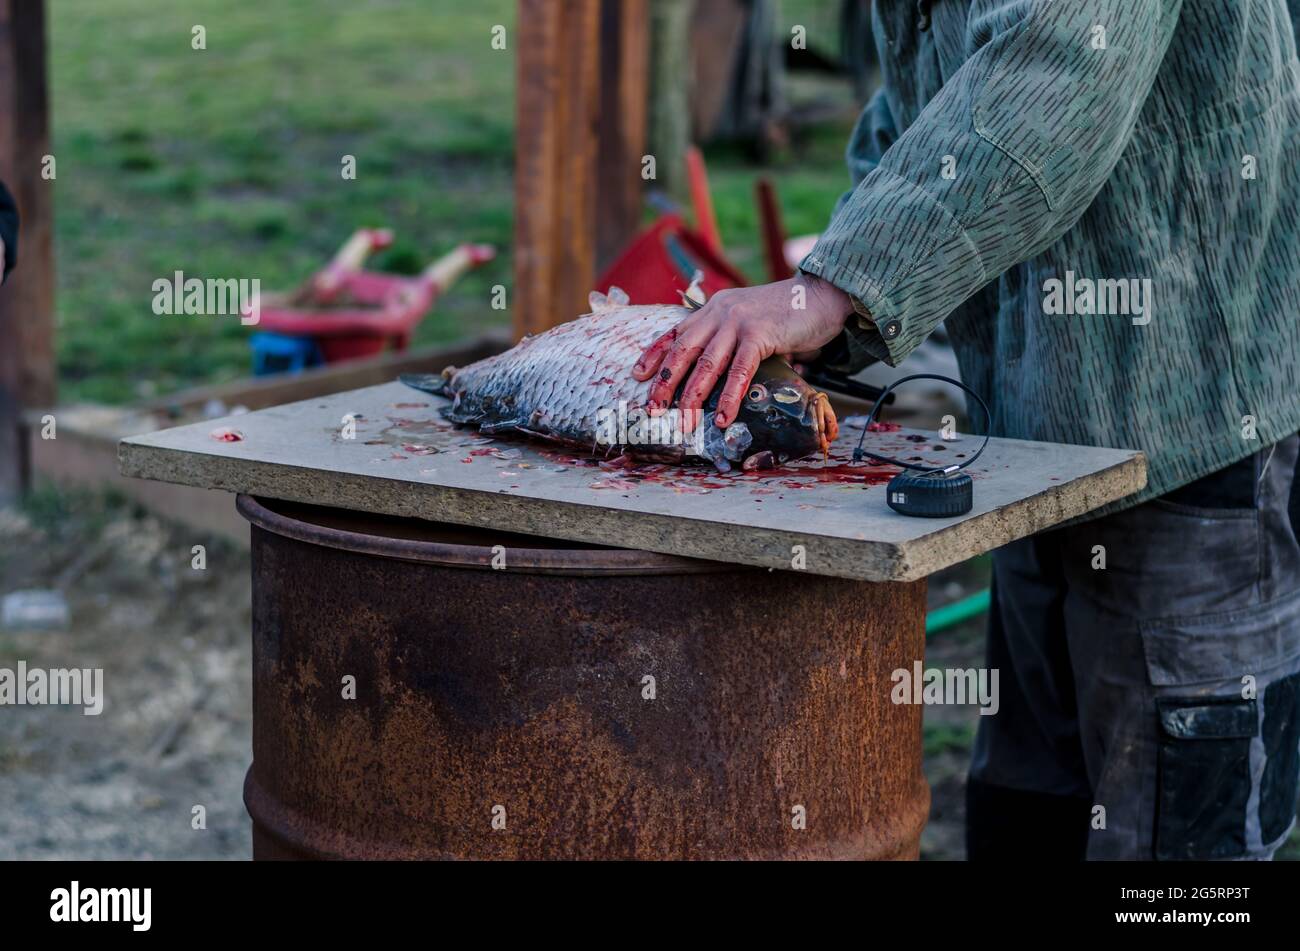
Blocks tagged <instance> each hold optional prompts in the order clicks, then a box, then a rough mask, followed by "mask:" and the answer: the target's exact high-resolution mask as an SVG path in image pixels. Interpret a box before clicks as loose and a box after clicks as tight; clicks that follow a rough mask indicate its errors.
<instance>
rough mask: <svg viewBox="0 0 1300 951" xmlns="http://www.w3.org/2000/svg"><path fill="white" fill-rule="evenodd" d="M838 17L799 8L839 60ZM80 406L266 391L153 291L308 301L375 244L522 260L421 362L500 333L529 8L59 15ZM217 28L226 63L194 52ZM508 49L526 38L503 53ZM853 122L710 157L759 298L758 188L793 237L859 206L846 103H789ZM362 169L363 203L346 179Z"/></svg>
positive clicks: (273, 8)
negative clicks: (319, 285)
mask: <svg viewBox="0 0 1300 951" xmlns="http://www.w3.org/2000/svg"><path fill="white" fill-rule="evenodd" d="M839 9H840V2H839V0H798V2H796V0H783V2H781V3H779V4H777V5H776V10H777V11H778V13H777V22H776V23H775V24H774V26H773V33H774V34H775V35H777V36H778V37H780V36H782V35H784V36H785V37H788V36H789V35H790V31H791V26H792V25H793V24H801V25H804V26H805V28H806V29H807V31H808V35H809V42H810V43H816V44H817V45H818V47H819V48H822V49H832V50H833V49H835V48H836V46H837V44H838V43H839V37H838V35H836V33H835V31H836V30H837V29H838V12H837V11H838V10H839ZM49 15H50V26H49V31H50V36H49V45H50V60H51V74H52V75H51V81H52V91H51V99H52V106H51V108H52V125H53V150H54V155H55V157H56V159H57V163H58V165H57V173H58V177H57V181H56V191H55V228H56V230H55V240H56V263H57V282H58V285H57V286H58V297H57V321H58V329H57V345H58V361H59V374H60V388H61V398H62V399H63V400H65V401H74V400H95V401H103V402H110V403H122V402H129V401H131V400H133V399H136V398H139V397H147V396H151V395H155V394H157V393H165V392H170V391H173V390H176V389H180V388H183V387H187V386H191V385H195V384H197V383H201V382H211V381H220V380H228V379H233V378H237V377H241V376H245V375H247V374H248V373H249V353H248V347H247V341H246V338H247V335H248V332H249V331H248V330H247V328H244V327H241V326H240V325H239V322H238V321H237V320H235V319H232V318H228V317H227V318H211V317H209V318H193V317H190V318H175V317H158V316H155V315H154V314H153V313H152V310H151V309H150V303H151V301H152V297H153V292H152V289H151V286H152V283H153V281H155V280H156V279H158V278H170V277H171V275H172V274H173V272H175V271H177V270H180V271H183V272H184V274H185V276H186V277H200V278H205V277H244V278H254V277H255V278H259V279H260V280H261V281H262V288H263V290H264V291H270V290H274V289H280V288H290V287H294V286H296V285H297V284H298V283H299V282H300V281H301V280H303V279H304V278H305V277H307V276H308V275H309V274H310V273H311V272H312V270H313V269H315V268H316V267H319V266H320V265H321V264H322V263H323V262H324V261H325V260H326V259H327V258H328V257H329V255H330V254H331V253H332V252H333V251H334V249H335V248H336V247H337V246H338V245H339V244H340V243H341V242H342V241H343V239H344V238H345V237H346V236H347V235H348V234H349V233H350V232H351V231H352V230H353V229H354V228H356V227H360V226H365V225H386V226H389V227H392V228H394V229H395V230H396V233H397V240H396V242H395V244H394V246H393V247H392V248H390V249H389V250H387V251H386V252H384V253H383V254H382V255H380V256H378V257H377V258H376V259H375V261H374V263H375V264H376V265H378V266H379V267H380V268H382V269H385V270H393V271H399V272H407V273H409V272H413V271H415V270H418V269H419V268H420V266H421V265H422V264H423V263H424V262H426V261H428V260H430V259H431V258H433V257H434V256H435V255H437V254H439V253H441V252H443V251H445V250H447V249H449V248H450V247H451V246H453V245H454V244H456V243H458V242H460V241H488V242H491V243H493V244H496V245H497V246H498V247H499V248H501V249H502V251H503V254H502V255H501V257H499V258H498V259H497V261H495V262H493V263H492V264H491V265H489V266H488V267H486V268H483V269H482V270H480V271H478V272H476V273H473V274H471V275H469V276H468V277H466V278H465V279H463V280H462V281H461V282H460V283H459V284H457V285H456V286H455V287H454V288H453V289H452V290H451V291H450V292H449V293H448V295H447V296H446V297H444V298H443V299H442V300H440V301H439V302H438V304H437V306H436V308H435V310H434V312H433V313H431V314H430V315H429V317H428V318H427V319H426V320H425V321H424V322H423V324H422V325H421V327H420V329H419V331H418V334H417V336H416V340H415V342H416V343H417V344H420V343H432V342H440V341H449V340H452V339H455V338H458V337H462V336H465V335H468V334H473V333H477V332H479V331H480V330H482V329H484V328H485V327H487V326H490V325H493V324H501V323H505V322H507V321H508V320H509V314H508V312H505V311H495V310H492V309H491V308H490V307H489V306H488V303H487V302H488V297H489V289H490V287H491V286H492V285H493V284H497V283H504V284H506V285H507V286H509V284H510V281H511V269H510V254H509V248H510V242H511V228H512V219H513V201H514V191H513V181H512V172H513V161H514V159H513V154H514V139H513V126H514V88H513V85H514V57H513V52H512V51H511V50H507V51H506V52H504V53H503V52H500V51H495V50H493V49H492V48H491V46H490V43H489V39H490V32H491V29H492V27H493V26H494V25H496V24H504V25H505V26H506V27H507V29H508V30H512V28H513V23H514V16H515V4H514V2H513V0H477V2H475V3H470V4H467V3H460V2H456V0H366V2H356V0H274V2H260V3H254V2H231V0H189V2H187V3H185V4H160V3H158V2H157V0H54V2H52V3H50V5H49ZM195 25H202V26H204V28H205V30H206V43H207V48H206V49H204V50H195V49H192V48H191V30H192V29H193V27H194V26H195ZM508 35H511V34H508ZM827 90H830V93H829V95H832V96H838V97H839V99H840V101H841V103H842V104H843V105H844V106H845V107H846V108H844V109H841V110H839V111H837V112H835V113H834V114H833V115H832V116H831V117H830V118H828V119H826V120H824V121H820V120H819V121H818V122H816V123H814V124H811V125H807V126H803V127H801V128H800V129H799V130H798V132H797V133H796V134H795V135H793V136H792V137H791V138H790V140H789V141H788V142H786V143H784V145H783V146H782V147H781V148H778V149H765V150H763V153H764V154H763V156H762V162H761V163H759V162H758V161H757V160H756V158H755V153H754V150H753V149H751V148H747V147H743V146H737V145H735V144H719V145H714V146H711V147H710V148H709V149H708V150H707V152H706V154H707V156H708V159H709V163H710V165H709V168H710V173H711V178H712V185H713V191H714V200H715V203H716V211H717V216H718V221H719V225H720V228H721V231H722V235H723V238H724V240H725V241H726V243H727V245H728V248H729V250H730V251H731V252H732V255H733V258H734V260H735V262H736V263H737V265H738V266H739V267H740V268H741V269H742V270H744V271H746V272H747V273H748V274H749V276H750V277H751V279H754V280H759V279H761V278H762V276H763V275H762V268H761V259H760V255H759V249H758V231H757V218H756V215H755V212H754V207H753V198H752V182H753V178H754V177H755V175H756V174H758V173H759V172H761V171H763V169H764V167H766V168H767V169H769V170H773V171H775V172H776V173H777V181H778V184H779V187H780V194H781V199H782V203H783V207H784V212H785V216H786V224H787V227H788V229H789V232H790V233H791V234H799V233H804V232H813V231H818V230H820V229H821V228H822V226H823V225H824V224H825V221H826V217H827V215H828V213H829V211H830V208H831V207H832V206H833V204H834V201H835V199H836V197H838V195H839V194H840V193H841V192H842V191H843V190H844V189H845V187H846V186H847V177H846V173H845V171H844V166H843V160H842V156H843V150H844V144H845V141H846V139H847V136H848V132H849V128H850V125H851V116H852V98H853V94H852V91H851V85H850V84H849V83H847V82H843V81H840V82H838V83H831V82H828V81H826V80H823V79H819V78H812V79H807V80H805V79H795V80H792V81H791V83H790V84H789V92H790V98H791V101H792V103H793V105H792V110H793V111H794V112H796V113H797V112H798V111H799V108H800V107H799V106H798V99H799V97H800V95H805V94H807V95H816V96H820V97H823V98H824V97H825V95H827V94H828V93H827ZM344 155H354V156H356V160H357V177H356V180H355V181H348V180H344V179H343V178H342V177H341V175H340V167H341V164H340V163H341V160H342V157H343V156H344Z"/></svg>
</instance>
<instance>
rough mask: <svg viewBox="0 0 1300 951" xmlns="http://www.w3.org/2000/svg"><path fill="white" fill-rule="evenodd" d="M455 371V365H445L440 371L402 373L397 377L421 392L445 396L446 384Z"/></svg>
mask: <svg viewBox="0 0 1300 951" xmlns="http://www.w3.org/2000/svg"><path fill="white" fill-rule="evenodd" d="M455 372H456V368H455V367H447V369H445V370H443V371H442V372H441V373H403V374H402V375H401V376H399V377H398V378H397V379H398V380H400V381H401V382H402V383H404V384H405V385H407V386H409V387H411V388H413V389H416V390H420V391H421V392H422V393H432V394H433V395H434V396H447V395H448V394H447V384H448V383H450V382H451V375H452V374H453V373H455Z"/></svg>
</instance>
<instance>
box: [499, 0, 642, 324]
mask: <svg viewBox="0 0 1300 951" xmlns="http://www.w3.org/2000/svg"><path fill="white" fill-rule="evenodd" d="M647 17H648V13H647V0H565V2H564V3H556V2H555V0H519V7H518V21H517V26H516V30H515V50H516V54H515V55H516V80H515V81H516V115H517V121H516V126H515V287H514V308H513V311H514V332H515V336H516V338H518V337H522V336H523V335H524V334H526V333H537V332H540V331H542V330H546V329H547V328H549V327H553V326H555V325H556V324H559V323H562V322H564V321H566V320H570V319H572V318H573V317H576V316H577V315H579V314H581V313H584V312H585V311H586V309H587V295H588V293H589V292H590V291H591V288H592V286H593V285H594V283H595V280H596V277H597V269H598V267H601V266H603V265H604V264H605V263H607V262H608V261H609V260H610V259H611V258H612V256H613V255H614V254H615V253H617V251H618V250H619V249H620V248H621V247H622V246H623V244H624V243H625V242H626V241H627V239H628V238H629V237H630V236H631V235H632V234H633V233H634V232H635V230H636V225H637V223H638V221H639V216H640V209H641V205H640V171H641V156H642V154H643V153H644V149H645V124H646V120H645V111H646V105H645V102H646V86H645V82H646V79H645V74H646V68H647V59H648V52H647V46H646V43H647V40H646V27H645V24H646V22H647Z"/></svg>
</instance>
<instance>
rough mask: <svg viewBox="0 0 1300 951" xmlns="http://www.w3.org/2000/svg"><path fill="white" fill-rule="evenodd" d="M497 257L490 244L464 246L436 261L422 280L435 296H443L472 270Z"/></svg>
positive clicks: (421, 276) (428, 268)
mask: <svg viewBox="0 0 1300 951" xmlns="http://www.w3.org/2000/svg"><path fill="white" fill-rule="evenodd" d="M496 256H497V249H496V248H494V247H493V246H492V245H490V244H462V245H460V246H459V247H457V248H455V249H454V250H452V251H450V252H448V253H447V254H444V255H443V256H442V257H440V258H438V260H436V261H434V262H433V263H432V264H430V265H429V266H428V267H426V268H425V269H424V271H423V272H422V273H421V274H420V279H421V280H422V281H424V283H425V284H426V285H428V286H429V287H430V288H431V289H432V290H433V292H434V293H435V294H441V293H442V292H443V291H445V290H446V289H447V288H448V287H450V286H451V285H452V284H453V283H455V281H456V279H457V278H458V277H460V276H461V275H462V274H464V273H465V272H466V271H468V270H469V269H470V268H474V267H478V266H479V265H480V264H483V263H484V262H485V261H491V260H492V259H493V258H494V257H496Z"/></svg>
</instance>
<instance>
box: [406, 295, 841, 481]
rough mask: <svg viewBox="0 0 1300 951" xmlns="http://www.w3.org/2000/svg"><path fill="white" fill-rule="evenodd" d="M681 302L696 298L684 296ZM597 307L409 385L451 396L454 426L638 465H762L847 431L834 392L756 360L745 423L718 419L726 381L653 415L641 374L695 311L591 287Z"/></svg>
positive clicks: (782, 366)
mask: <svg viewBox="0 0 1300 951" xmlns="http://www.w3.org/2000/svg"><path fill="white" fill-rule="evenodd" d="M683 300H689V298H687V297H686V295H683ZM590 303H591V308H592V312H591V313H589V314H587V315H585V316H582V317H579V318H577V319H575V320H571V321H569V322H567V323H563V324H560V325H559V326H557V327H553V328H551V329H550V330H547V331H545V332H544V333H539V334H534V335H529V336H527V337H525V338H524V339H523V340H521V341H520V342H519V343H518V344H516V345H515V346H514V347H512V348H511V349H509V350H507V351H505V352H504V353H500V354H497V355H495V356H492V357H488V358H486V359H484V360H479V361H478V362H476V363H471V364H469V365H468V366H464V367H461V368H459V369H458V368H456V367H449V368H447V369H446V370H444V371H443V372H442V373H441V374H405V375H403V376H401V377H400V379H401V381H402V382H403V383H405V384H406V385H407V386H411V387H414V388H415V389H417V390H421V391H423V392H426V393H433V394H435V395H438V396H444V397H449V398H450V399H451V400H452V402H451V405H450V406H447V407H446V408H445V409H444V410H443V415H444V416H445V417H446V418H447V419H449V420H450V421H452V422H454V423H458V424H462V425H467V426H477V427H478V429H479V431H480V432H482V433H485V434H487V435H495V434H498V433H521V434H524V435H527V436H533V437H536V438H539V439H544V440H547V441H549V442H553V443H560V444H562V445H565V446H569V447H573V448H578V449H584V450H588V451H591V452H593V453H596V454H600V455H604V456H606V457H607V458H608V457H618V458H622V459H624V460H630V461H645V462H670V463H681V462H688V461H693V460H698V461H701V462H710V463H712V464H713V465H714V466H715V467H716V468H717V469H718V471H719V472H729V471H731V469H732V468H734V467H735V466H737V465H739V466H741V467H742V468H743V469H762V468H769V467H772V466H775V465H780V464H782V463H785V462H789V461H793V460H795V459H801V458H803V457H805V456H808V455H811V454H812V453H814V452H816V451H817V450H819V449H820V450H821V451H822V453H823V454H824V453H825V452H826V451H827V450H828V448H829V445H830V441H831V440H833V439H834V438H835V434H836V432H837V430H838V427H837V424H836V421H835V415H834V413H833V412H832V411H831V408H830V402H829V400H828V398H827V397H826V394H824V393H819V392H818V391H817V390H815V389H814V388H813V387H811V386H809V385H808V383H806V382H805V381H804V380H803V378H802V377H800V376H799V374H798V373H796V372H795V370H794V368H793V367H791V366H790V364H789V363H788V362H786V361H785V360H784V359H782V358H780V357H769V358H768V359H766V360H764V361H763V362H762V363H761V364H760V365H759V367H758V370H757V372H756V373H755V375H754V378H753V380H752V381H751V382H750V384H749V387H748V390H747V391H746V393H745V398H744V400H743V401H742V403H741V407H740V410H739V412H738V413H737V414H736V419H735V420H734V421H733V422H732V423H731V424H730V425H729V426H727V427H726V429H720V428H719V427H718V426H716V425H715V424H714V414H715V411H716V408H717V402H718V397H719V396H720V395H721V392H722V385H723V382H725V376H724V377H723V380H720V381H719V383H718V385H717V386H715V387H714V389H713V392H712V393H711V394H710V395H709V398H708V399H707V400H706V401H705V403H704V406H703V409H702V410H700V411H695V410H681V409H679V408H678V407H677V402H678V400H679V399H680V397H681V387H679V388H678V392H677V394H676V395H675V396H674V398H673V402H672V404H671V406H670V407H668V408H667V409H666V410H665V411H664V412H663V413H662V414H660V415H655V416H652V415H651V414H650V412H649V410H648V407H647V400H648V397H649V391H650V386H651V382H652V381H651V380H646V381H638V380H635V379H633V377H632V375H631V372H630V368H631V366H632V365H633V364H634V363H635V362H636V360H637V358H638V357H639V356H640V355H641V353H642V351H643V350H644V349H645V348H646V347H648V346H649V345H650V344H651V343H653V342H654V341H655V340H656V339H658V338H659V337H660V336H661V335H663V334H665V333H667V332H669V331H670V330H672V328H673V327H675V326H676V325H677V324H678V323H680V322H681V321H682V320H683V319H684V318H685V317H686V316H687V315H688V314H689V313H690V309H688V308H687V307H685V306H678V305H673V304H653V305H642V306H633V305H630V304H629V303H628V298H627V295H626V294H625V293H623V291H622V290H620V289H619V288H610V291H609V294H608V295H605V294H600V293H597V292H593V293H592V295H591V298H590Z"/></svg>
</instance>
